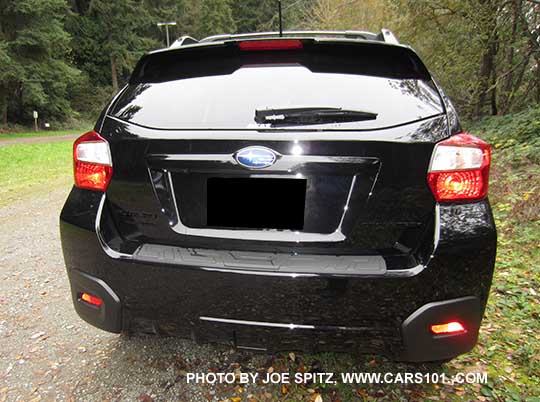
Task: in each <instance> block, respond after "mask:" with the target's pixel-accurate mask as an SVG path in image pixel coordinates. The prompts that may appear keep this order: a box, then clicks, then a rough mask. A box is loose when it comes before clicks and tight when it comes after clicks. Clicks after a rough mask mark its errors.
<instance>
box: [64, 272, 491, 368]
mask: <svg viewBox="0 0 540 402" xmlns="http://www.w3.org/2000/svg"><path fill="white" fill-rule="evenodd" d="M69 278H70V282H71V291H72V296H73V302H74V304H75V309H76V311H77V313H78V314H79V315H80V316H81V318H83V319H84V320H85V321H87V322H89V323H90V324H92V325H94V326H96V327H98V328H101V329H103V330H106V331H110V332H116V333H118V332H121V331H122V329H129V330H133V331H140V332H145V333H149V332H150V333H158V334H167V335H168V334H175V335H183V336H185V337H190V338H193V339H194V340H196V341H200V342H225V343H229V344H231V345H233V346H235V347H238V348H244V349H254V350H266V351H269V350H270V351H277V350H291V349H303V350H306V349H308V350H315V351H321V350H341V351H364V352H382V353H386V354H390V355H391V356H392V357H393V358H395V359H397V360H404V361H412V362H421V361H434V360H445V359H450V358H453V357H455V356H458V355H459V354H462V353H465V352H467V351H469V350H471V349H472V348H473V347H474V345H475V344H476V341H477V337H478V330H479V327H480V322H481V319H482V310H481V305H480V302H479V300H478V299H477V298H476V297H464V298H459V299H453V300H445V301H439V302H433V303H429V304H426V305H424V306H422V307H421V308H419V309H418V310H416V311H415V312H414V313H412V314H411V315H410V316H409V317H408V318H406V319H405V320H404V321H403V323H402V324H401V330H400V331H398V330H397V328H395V327H394V328H393V329H392V328H391V326H388V327H386V328H385V327H378V328H377V327H376V326H373V327H347V326H321V325H304V324H297V323H282V322H281V323H279V322H264V321H247V320H242V319H224V318H219V317H205V316H201V317H199V318H198V320H196V321H187V322H184V323H180V322H176V323H175V320H171V321H168V322H165V321H159V320H155V321H154V320H151V319H136V318H133V317H132V322H131V323H130V327H129V328H125V324H126V323H125V322H124V323H123V320H122V314H121V313H122V306H121V302H120V299H119V298H118V296H117V295H116V294H115V293H114V291H113V290H112V289H111V288H110V287H109V286H108V285H107V284H106V283H105V282H104V281H103V280H101V279H98V278H94V277H92V276H90V275H88V274H85V273H83V272H80V271H77V270H72V271H71V272H70V275H69ZM83 292H88V293H91V294H93V295H94V296H97V297H99V298H101V299H103V304H102V305H101V306H100V307H94V306H91V305H88V304H87V303H86V302H84V301H82V300H81V298H80V295H81V293H83ZM450 321H459V322H460V323H462V324H463V325H464V326H465V328H466V332H465V333H460V334H456V335H434V334H432V333H431V332H430V330H429V328H430V325H433V324H437V323H442V322H450ZM392 338H393V339H394V343H395V344H394V345H393V346H394V347H393V348H392V347H390V348H389V346H390V345H389V344H388V340H389V339H392ZM399 338H401V342H399V341H398V339H399ZM400 343H401V345H402V347H400V346H399V344H400ZM336 345H339V346H336ZM391 349H393V350H391Z"/></svg>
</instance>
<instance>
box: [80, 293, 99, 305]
mask: <svg viewBox="0 0 540 402" xmlns="http://www.w3.org/2000/svg"><path fill="white" fill-rule="evenodd" d="M81 300H82V301H85V302H86V303H88V304H91V305H92V306H96V307H99V306H101V305H102V304H103V300H102V299H100V298H99V297H96V296H92V295H91V294H89V293H82V294H81Z"/></svg>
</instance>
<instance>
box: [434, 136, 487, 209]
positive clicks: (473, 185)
mask: <svg viewBox="0 0 540 402" xmlns="http://www.w3.org/2000/svg"><path fill="white" fill-rule="evenodd" d="M490 160H491V151H490V148H489V145H488V144H487V143H486V142H485V141H483V140H481V139H480V138H477V137H475V136H473V135H471V134H467V133H462V134H457V135H454V136H452V137H450V138H448V139H447V140H444V141H441V142H439V143H438V144H437V145H436V146H435V149H434V150H433V156H432V157H431V164H430V166H429V171H428V184H429V187H430V188H431V191H432V192H433V195H434V196H435V199H436V200H437V201H438V202H449V201H473V200H480V199H482V198H484V197H485V196H486V195H487V191H488V182H489V165H490Z"/></svg>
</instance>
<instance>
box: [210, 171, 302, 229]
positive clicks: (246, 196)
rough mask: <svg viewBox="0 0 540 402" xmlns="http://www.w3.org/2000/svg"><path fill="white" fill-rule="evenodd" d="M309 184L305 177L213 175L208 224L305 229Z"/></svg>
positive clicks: (231, 226)
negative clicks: (229, 176)
mask: <svg viewBox="0 0 540 402" xmlns="http://www.w3.org/2000/svg"><path fill="white" fill-rule="evenodd" d="M306 184H307V181H306V180H305V179H289V178H283V179H281V178H221V177H213V178H210V179H208V182H207V204H206V205H207V211H206V212H207V215H206V216H207V225H208V226H211V227H222V228H250V229H290V230H302V229H303V228H304V208H305V203H306Z"/></svg>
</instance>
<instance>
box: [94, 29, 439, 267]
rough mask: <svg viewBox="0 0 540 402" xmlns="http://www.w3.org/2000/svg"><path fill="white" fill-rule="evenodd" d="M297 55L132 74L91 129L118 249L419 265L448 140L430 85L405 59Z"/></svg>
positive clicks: (376, 48)
mask: <svg viewBox="0 0 540 402" xmlns="http://www.w3.org/2000/svg"><path fill="white" fill-rule="evenodd" d="M289 42H291V41H289ZM292 43H294V44H295V45H294V46H290V47H291V48H289V49H272V50H269V49H262V50H261V49H260V48H256V49H253V47H252V46H248V47H247V48H244V49H243V48H242V45H241V44H240V45H239V44H238V43H236V42H226V43H218V44H212V45H204V46H188V47H186V48H182V49H178V50H174V51H165V52H158V53H155V54H151V55H148V56H146V57H144V58H143V59H142V60H141V62H140V63H139V65H138V66H137V68H136V69H135V71H134V73H133V76H132V79H131V81H130V84H129V85H128V86H127V87H126V88H125V89H124V91H123V92H122V94H121V95H120V96H119V97H118V99H117V100H116V101H115V103H114V104H113V105H112V107H111V108H110V110H109V111H108V115H107V117H106V118H105V119H104V122H103V125H102V127H101V130H100V132H101V135H102V136H103V137H104V138H106V139H107V140H108V141H109V143H110V146H111V152H112V156H113V166H114V177H113V180H112V182H111V184H110V186H109V188H108V191H107V200H108V202H107V214H108V216H109V217H110V219H111V221H113V222H114V226H115V228H116V230H117V232H116V236H115V238H114V239H112V240H111V241H112V243H113V246H114V247H116V248H118V249H120V250H122V251H126V252H131V251H133V250H134V249H136V248H137V247H140V246H141V245H142V244H147V243H151V244H161V245H169V246H177V247H183V248H200V249H214V250H242V251H254V252H282V253H293V254H294V253H297V254H310V255H311V254H326V255H337V254H340V255H341V254H349V255H382V256H383V257H384V258H385V260H386V262H387V267H388V268H389V269H401V268H408V267H412V266H414V265H416V264H418V263H420V262H422V260H423V259H424V258H425V256H426V255H427V254H428V253H429V252H430V247H431V246H432V244H433V232H434V205H435V203H434V199H433V196H432V194H431V192H430V190H429V188H428V186H427V184H426V172H427V168H428V165H429V161H430V157H431V153H432V150H433V146H434V144H435V142H437V141H439V140H440V139H442V138H445V137H446V136H447V134H448V129H447V122H446V116H445V113H444V107H443V105H442V102H441V99H440V96H439V94H438V92H437V90H436V88H435V86H434V84H433V82H432V81H431V78H430V76H429V73H428V72H427V70H426V69H425V67H424V65H423V64H422V63H421V61H420V60H419V59H418V57H417V56H416V54H415V53H414V52H413V51H411V50H410V49H408V48H406V47H401V46H392V45H385V44H374V43H369V42H359V41H354V42H353V41H335V40H318V41H314V40H307V39H306V40H302V41H300V42H297V41H292ZM298 43H300V45H298ZM248 49H249V50H248Z"/></svg>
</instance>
